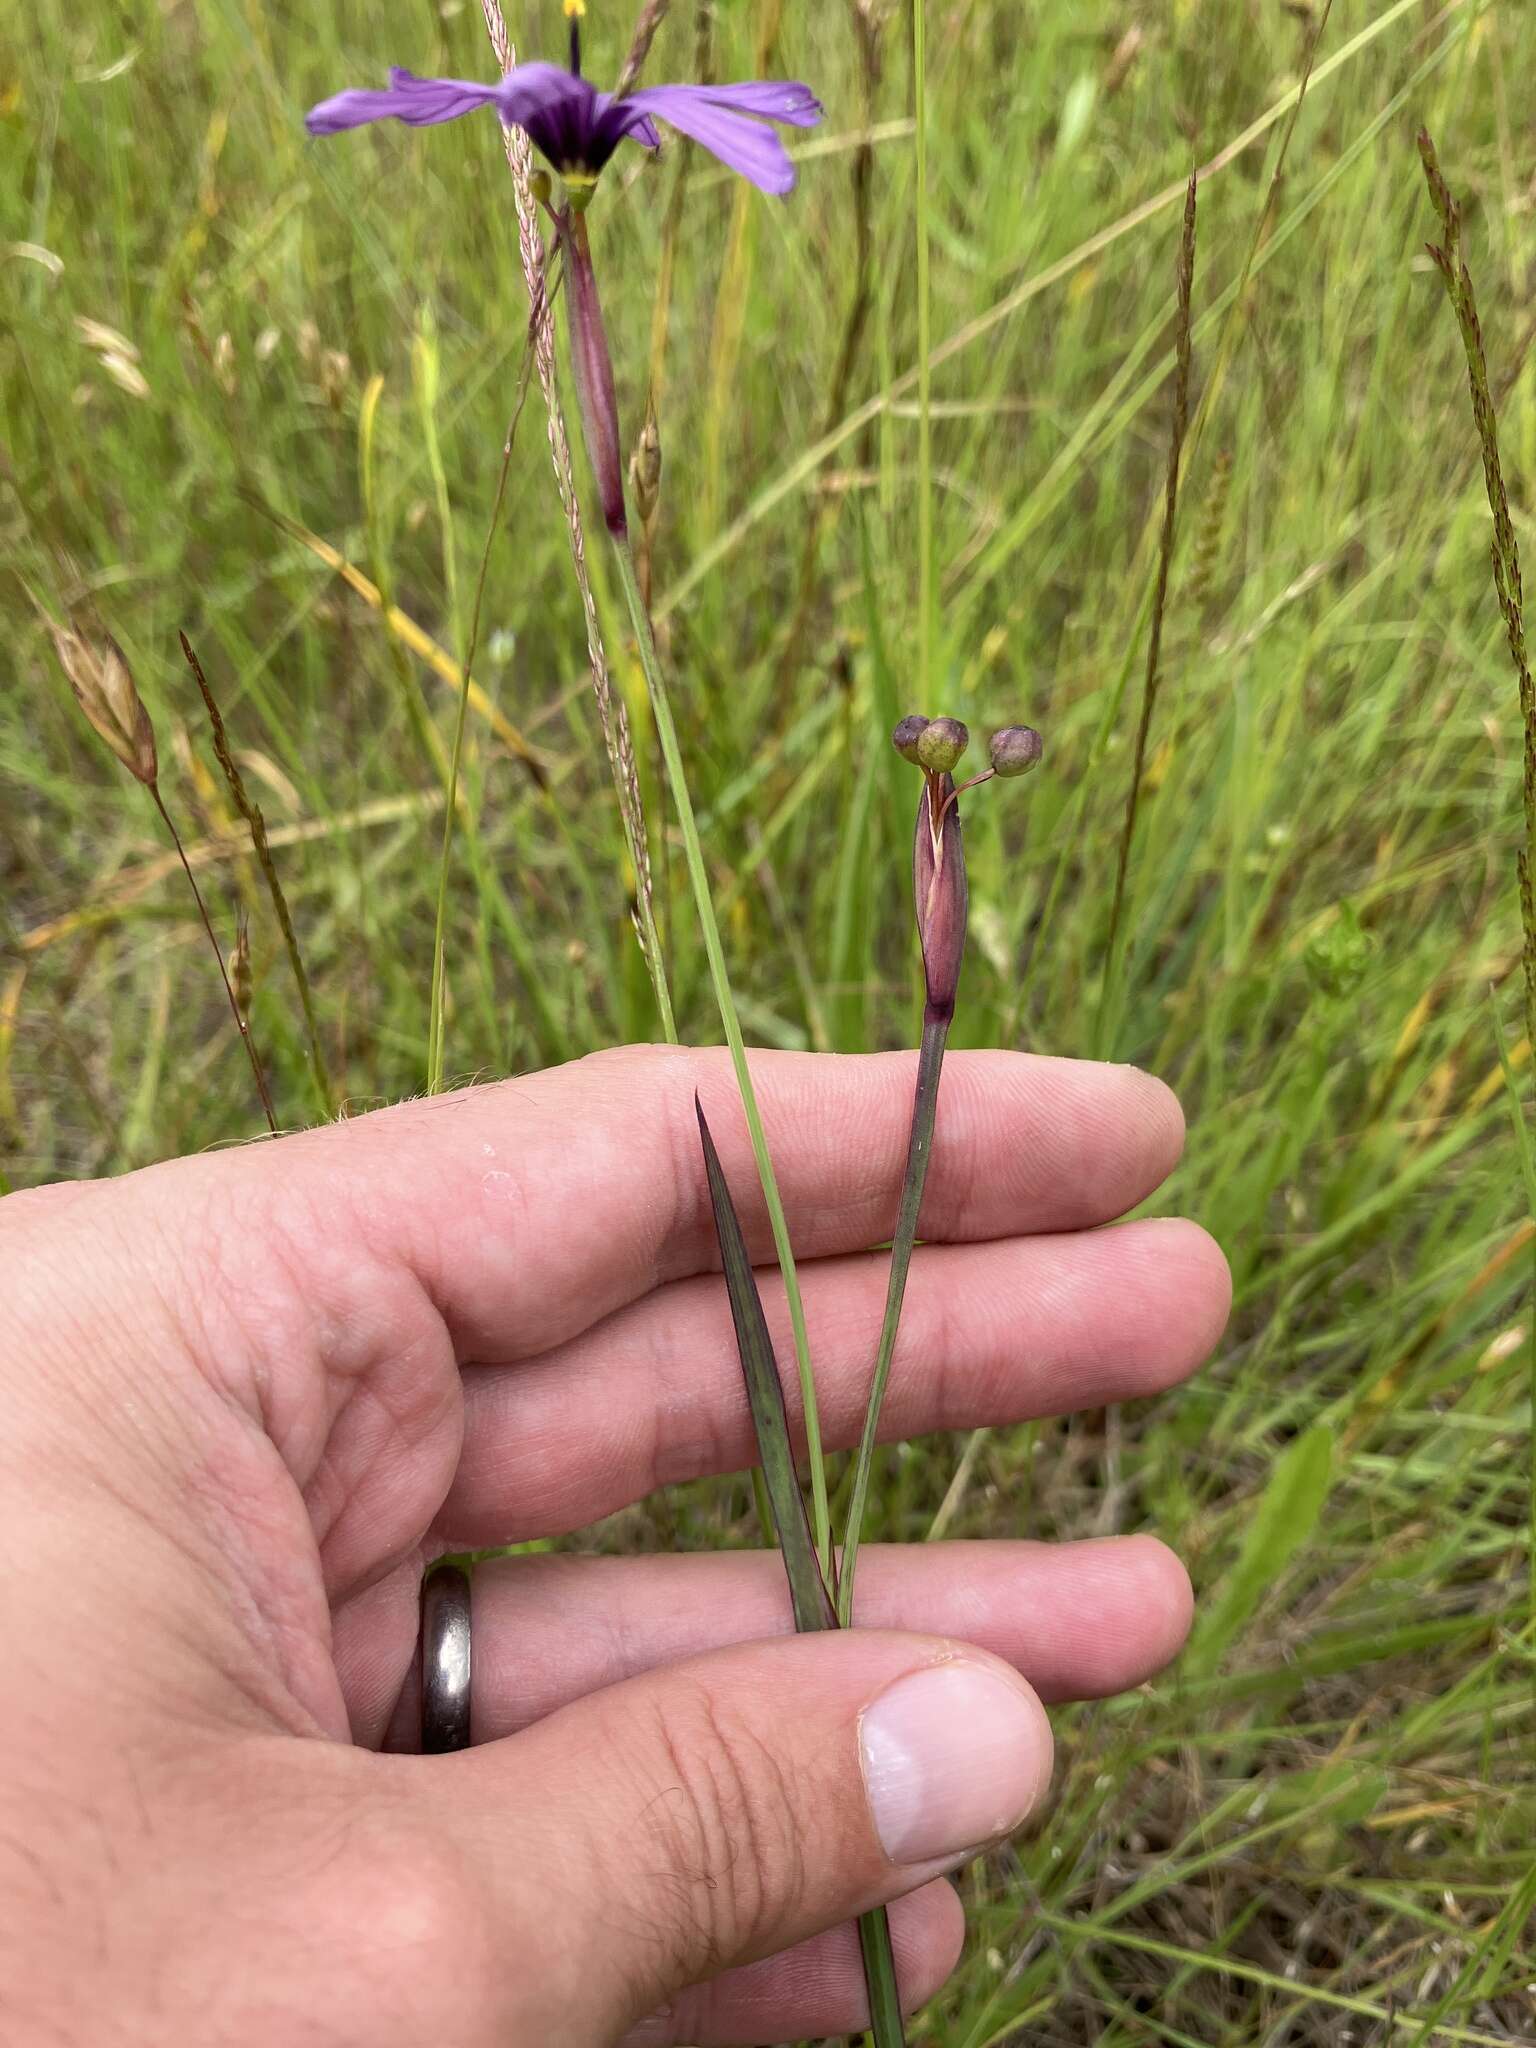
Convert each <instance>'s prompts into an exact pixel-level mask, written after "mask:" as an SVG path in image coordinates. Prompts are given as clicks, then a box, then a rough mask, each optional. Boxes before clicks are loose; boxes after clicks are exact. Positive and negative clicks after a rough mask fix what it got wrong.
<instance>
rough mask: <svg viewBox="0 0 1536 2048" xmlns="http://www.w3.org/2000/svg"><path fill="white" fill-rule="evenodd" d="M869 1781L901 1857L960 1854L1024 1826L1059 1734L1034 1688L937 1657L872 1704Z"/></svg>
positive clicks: (867, 1714)
mask: <svg viewBox="0 0 1536 2048" xmlns="http://www.w3.org/2000/svg"><path fill="white" fill-rule="evenodd" d="M859 1738H860V1745H861V1753H862V1761H863V1765H864V1787H865V1791H866V1793H867V1794H868V1797H869V1810H870V1813H871V1815H872V1816H873V1818H874V1823H875V1832H876V1833H877V1834H878V1835H879V1837H880V1843H881V1847H882V1848H883V1849H884V1850H885V1853H886V1855H887V1856H889V1857H890V1859H891V1861H892V1862H893V1863H931V1862H933V1861H934V1860H935V1858H938V1857H945V1856H956V1857H958V1856H960V1855H963V1854H964V1853H965V1852H966V1851H967V1850H970V1849H976V1848H979V1847H980V1846H981V1844H982V1843H983V1842H990V1841H991V1840H992V1839H993V1837H994V1836H997V1835H1004V1834H1007V1833H1008V1831H1009V1829H1011V1828H1016V1827H1017V1826H1018V1824H1019V1822H1020V1821H1021V1820H1023V1818H1024V1816H1025V1815H1026V1814H1027V1813H1028V1812H1029V1810H1030V1808H1031V1807H1032V1806H1033V1805H1034V1804H1035V1801H1036V1800H1037V1799H1038V1798H1039V1796H1040V1794H1041V1793H1042V1792H1043V1791H1044V1789H1045V1785H1046V1782H1047V1779H1048V1778H1049V1776H1050V1767H1051V1737H1050V1730H1049V1728H1048V1727H1047V1725H1046V1720H1045V1715H1044V1713H1043V1712H1042V1711H1041V1708H1040V1704H1039V1702H1038V1701H1037V1700H1036V1699H1035V1697H1034V1695H1033V1693H1030V1692H1026V1691H1025V1689H1024V1687H1023V1686H1022V1685H1019V1684H1015V1683H1014V1682H1013V1681H1012V1680H1011V1679H1009V1678H1007V1677H1005V1676H1003V1675H1002V1674H1001V1673H1000V1672H996V1671H991V1670H988V1669H987V1668H986V1666H984V1665H980V1664H966V1663H953V1664H934V1665H930V1666H929V1667H928V1669H926V1670H924V1671H914V1672H913V1673H911V1675H910V1676H909V1677H906V1678H900V1679H898V1680H897V1681H896V1683H895V1684H894V1685H893V1686H890V1687H888V1688H887V1690H886V1691H885V1692H883V1693H881V1694H880V1695H879V1697H878V1698H877V1699H875V1700H874V1701H873V1702H872V1704H871V1705H870V1706H868V1707H866V1708H865V1710H864V1718H863V1721H862V1723H861V1724H860V1729H859Z"/></svg>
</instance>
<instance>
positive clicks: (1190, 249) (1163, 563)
mask: <svg viewBox="0 0 1536 2048" xmlns="http://www.w3.org/2000/svg"><path fill="white" fill-rule="evenodd" d="M1195 193H1196V185H1195V173H1194V172H1193V171H1191V172H1190V174H1189V186H1188V189H1187V191H1186V192H1185V196H1184V232H1183V234H1182V235H1181V236H1180V238H1179V283H1178V298H1179V308H1178V314H1177V318H1176V323H1175V331H1174V351H1175V359H1176V362H1177V369H1176V370H1175V373H1174V383H1173V425H1172V428H1171V430H1170V432H1169V436H1168V474H1167V478H1166V480H1165V482H1164V486H1163V530H1162V536H1161V539H1160V541H1159V543H1158V551H1157V588H1156V590H1155V591H1154V593H1153V598H1152V622H1151V626H1150V628H1149V630H1148V633H1147V668H1146V675H1145V677H1144V679H1143V682H1142V690H1141V717H1140V719H1139V720H1138V721H1137V725H1136V749H1135V753H1134V756H1133V758H1132V761H1131V786H1130V788H1129V789H1128V790H1127V791H1126V796H1125V822H1124V824H1123V825H1122V826H1121V828H1120V851H1119V856H1118V858H1117V860H1116V862H1115V894H1114V901H1113V904H1112V906H1111V908H1110V913H1109V944H1108V949H1107V961H1108V965H1107V968H1106V974H1108V975H1112V974H1113V972H1114V966H1115V957H1116V943H1117V941H1118V939H1119V935H1120V919H1121V915H1122V913H1123V911H1124V908H1125V882H1126V875H1127V873H1128V871H1129V868H1130V861H1131V841H1132V839H1133V837H1134V836H1135V832H1136V813H1137V809H1138V807H1139V805H1140V802H1141V785H1142V779H1143V777H1144V776H1145V774H1146V767H1147V741H1148V738H1149V736H1150V734H1151V731H1152V713H1153V711H1154V710H1155V708H1156V705H1157V692H1158V685H1159V683H1160V682H1161V680H1162V675H1161V661H1162V651H1163V619H1164V616H1165V614H1166V612H1167V609H1168V572H1169V568H1170V566H1171V564H1172V561H1173V539H1174V533H1175V531H1176V529H1177V525H1178V513H1179V466H1180V462H1181V460H1182V457H1183V453H1184V436H1185V434H1186V432H1187V431H1188V429H1189V375H1190V365H1191V360H1192V351H1191V347H1190V301H1191V296H1192V294H1193V291H1194V284H1195V204H1196V200H1195Z"/></svg>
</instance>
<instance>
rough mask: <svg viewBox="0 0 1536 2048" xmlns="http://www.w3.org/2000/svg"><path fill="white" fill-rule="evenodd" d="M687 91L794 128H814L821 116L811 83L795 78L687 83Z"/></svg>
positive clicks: (819, 103)
mask: <svg viewBox="0 0 1536 2048" xmlns="http://www.w3.org/2000/svg"><path fill="white" fill-rule="evenodd" d="M661 90H662V91H665V90H666V88H665V87H664V86H663V87H662V88H661ZM683 90H684V91H685V92H700V93H703V94H705V95H706V97H707V98H709V99H710V100H711V101H712V102H713V103H714V105H715V106H717V107H730V108H731V109H732V110H733V111H734V112H736V113H738V114H757V115H759V116H760V117H761V118H762V119H764V120H767V121H783V122H785V123H786V124H787V125H788V126H789V127H791V128H814V127H815V126H816V123H817V122H818V121H819V120H820V119H821V111H822V109H821V101H820V100H819V99H817V97H816V95H815V93H813V92H812V91H811V88H810V87H809V86H808V85H801V84H800V83H799V82H798V80H795V79H779V78H751V79H744V80H742V82H741V83H740V84H738V85H700V86H685V87H684V88H683ZM635 97H638V95H635Z"/></svg>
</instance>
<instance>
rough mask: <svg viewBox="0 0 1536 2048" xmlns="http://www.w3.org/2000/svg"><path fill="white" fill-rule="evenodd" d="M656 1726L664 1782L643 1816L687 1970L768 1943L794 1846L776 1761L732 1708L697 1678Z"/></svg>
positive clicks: (786, 1785) (786, 1894)
mask: <svg viewBox="0 0 1536 2048" xmlns="http://www.w3.org/2000/svg"><path fill="white" fill-rule="evenodd" d="M657 1732H658V1738H659V1749H660V1756H661V1760H662V1761H661V1772H662V1776H663V1780H664V1784H663V1789H662V1791H661V1793H660V1796H658V1798H657V1799H656V1800H654V1801H653V1802H652V1805H651V1808H650V1814H651V1819H652V1825H653V1827H654V1828H655V1829H656V1830H657V1832H658V1836H659V1842H658V1846H660V1847H661V1848H662V1850H663V1852H664V1856H665V1867H666V1874H667V1877H668V1879H669V1881H670V1882H671V1883H672V1885H673V1887H674V1897H675V1902H676V1904H677V1907H678V1913H677V1918H676V1926H675V1935H676V1940H677V1944H678V1949H677V1953H676V1955H675V1957H674V1958H673V1960H674V1962H675V1964H676V1966H677V1968H676V1972H675V1974H678V1975H681V1976H683V1977H684V1978H686V1977H689V1976H696V1975H700V1974H702V1973H703V1972H705V1971H709V1970H716V1969H720V1968H723V1967H725V1965H726V1964H727V1963H730V1962H735V1961H738V1960H740V1959H742V1958H744V1957H748V1956H751V1955H753V1954H756V1953H758V1952H760V1951H761V1950H763V1949H765V1948H768V1947H771V1946H772V1945H773V1936H774V1932H775V1929H776V1927H777V1926H778V1924H779V1923H780V1921H781V1920H782V1918H783V1915H784V1910H785V1905H786V1902H787V1901H789V1900H792V1899H793V1898H794V1897H795V1896H797V1894H798V1892H799V1891H800V1889H801V1883H800V1880H801V1874H802V1856H803V1848H802V1843H801V1839H800V1830H799V1828H798V1826H797V1815H796V1811H795V1801H794V1796H793V1791H792V1787H791V1784H790V1781H789V1778H788V1776H787V1774H786V1772H785V1770H784V1768H783V1765H782V1763H781V1761H780V1759H779V1758H778V1757H777V1756H776V1755H775V1754H774V1751H773V1748H772V1746H771V1744H770V1743H768V1742H766V1741H765V1740H764V1739H763V1738H762V1736H761V1735H760V1734H759V1733H758V1732H757V1731H756V1730H755V1729H754V1728H753V1727H752V1726H751V1725H750V1723H749V1722H748V1721H747V1720H746V1719H745V1718H744V1717H743V1716H742V1715H741V1714H739V1713H737V1712H735V1711H733V1710H732V1709H730V1708H728V1707H726V1706H725V1705H724V1704H723V1703H722V1702H721V1701H720V1700H719V1699H718V1698H717V1697H716V1696H715V1695H713V1694H712V1693H711V1692H710V1690H709V1689H708V1688H707V1687H704V1686H699V1687H697V1688H695V1689H693V1690H692V1691H691V1692H690V1693H688V1694H686V1695H684V1696H683V1697H682V1698H674V1699H672V1700H669V1701H668V1702H667V1704H666V1706H665V1708H664V1709H663V1711H662V1713H661V1716H660V1720H659V1726H658V1731H657Z"/></svg>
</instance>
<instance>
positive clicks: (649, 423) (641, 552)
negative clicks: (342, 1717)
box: [629, 406, 661, 611]
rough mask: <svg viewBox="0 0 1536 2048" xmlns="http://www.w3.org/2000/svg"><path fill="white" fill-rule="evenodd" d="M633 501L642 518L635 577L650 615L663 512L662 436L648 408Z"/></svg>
mask: <svg viewBox="0 0 1536 2048" xmlns="http://www.w3.org/2000/svg"><path fill="white" fill-rule="evenodd" d="M629 500H630V503H631V504H632V505H633V506H634V508H635V512H636V515H637V518H638V530H637V532H636V533H635V536H634V543H633V544H634V550H635V574H636V575H637V576H638V577H639V579H640V594H641V596H642V597H643V598H644V599H645V608H646V610H647V611H649V610H650V608H651V557H652V554H653V552H654V550H655V546H656V522H657V519H658V517H659V515H660V512H661V434H660V431H659V429H658V428H657V425H656V415H655V413H654V412H653V411H652V410H651V408H650V407H649V406H647V407H646V413H645V424H644V426H643V427H641V429H640V438H639V440H638V441H637V442H636V443H635V451H634V453H633V454H632V455H631V456H630V458H629Z"/></svg>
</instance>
